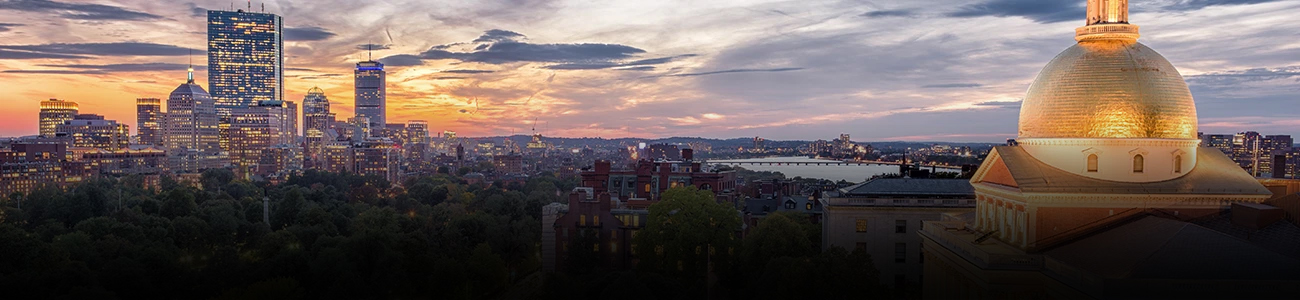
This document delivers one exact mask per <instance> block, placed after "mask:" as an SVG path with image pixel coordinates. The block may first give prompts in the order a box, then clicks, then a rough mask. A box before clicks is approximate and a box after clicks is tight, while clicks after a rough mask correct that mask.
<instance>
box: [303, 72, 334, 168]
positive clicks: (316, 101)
mask: <svg viewBox="0 0 1300 300" xmlns="http://www.w3.org/2000/svg"><path fill="white" fill-rule="evenodd" d="M333 123H334V114H331V113H330V100H329V98H327V97H325V90H322V89H320V88H318V87H313V88H311V89H310V90H307V95H306V96H303V98H302V126H303V127H302V135H303V144H304V149H303V159H304V160H305V161H306V162H304V164H306V165H307V166H308V167H317V166H318V165H319V162H320V161H321V151H323V148H322V147H324V146H325V141H326V139H327V138H326V136H325V135H326V132H328V131H329V129H330V124H333Z"/></svg>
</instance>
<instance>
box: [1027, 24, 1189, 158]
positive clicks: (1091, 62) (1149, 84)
mask: <svg viewBox="0 0 1300 300" xmlns="http://www.w3.org/2000/svg"><path fill="white" fill-rule="evenodd" d="M1196 130H1197V128H1196V104H1195V103H1194V102H1193V100H1192V93H1191V91H1190V90H1188V89H1187V83H1186V82H1185V81H1183V76H1182V75H1179V73H1178V70H1177V69H1174V66H1173V64H1170V63H1169V61H1168V60H1165V58H1164V57H1163V56H1161V55H1160V54H1159V53H1156V51H1155V50H1151V48H1148V47H1147V46H1146V45H1143V44H1142V43H1138V42H1137V41H1136V40H1131V39H1102V40H1084V41H1080V42H1079V43H1078V44H1076V45H1074V46H1072V47H1070V48H1069V49H1066V50H1065V51H1064V52H1061V54H1060V55H1057V56H1056V58H1054V59H1052V62H1050V63H1048V64H1047V66H1046V67H1044V68H1043V70H1042V71H1041V72H1039V73H1038V77H1037V78H1036V79H1034V83H1033V84H1032V85H1030V86H1029V92H1028V94H1027V95H1026V96H1025V100H1024V102H1023V104H1022V105H1021V107H1020V134H1019V135H1020V138H1168V139H1196V138H1197V136H1196Z"/></svg>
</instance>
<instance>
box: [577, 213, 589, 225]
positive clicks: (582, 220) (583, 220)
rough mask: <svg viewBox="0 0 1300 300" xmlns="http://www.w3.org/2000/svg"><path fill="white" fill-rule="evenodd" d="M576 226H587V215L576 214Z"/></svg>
mask: <svg viewBox="0 0 1300 300" xmlns="http://www.w3.org/2000/svg"><path fill="white" fill-rule="evenodd" d="M578 226H587V215H579V216H578Z"/></svg>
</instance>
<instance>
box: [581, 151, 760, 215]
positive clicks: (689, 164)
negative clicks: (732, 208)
mask: <svg viewBox="0 0 1300 300" xmlns="http://www.w3.org/2000/svg"><path fill="white" fill-rule="evenodd" d="M692 156H693V155H692V152H691V149H684V150H682V158H683V159H684V160H681V161H666V160H659V161H649V160H640V161H637V162H636V165H635V166H634V168H633V169H630V170H612V169H611V168H612V167H611V163H610V162H609V161H605V160H599V161H596V164H595V166H594V167H593V168H592V169H591V170H585V171H583V172H582V173H581V174H580V176H581V177H582V187H589V188H592V189H593V190H594V192H595V194H597V195H599V194H601V193H609V194H610V196H611V197H613V198H617V199H620V200H624V201H635V200H646V201H651V202H653V201H658V200H659V195H660V194H662V193H663V192H664V191H667V190H668V189H670V188H673V187H678V186H694V187H695V188H698V189H701V190H706V191H712V192H713V195H714V196H715V197H717V199H718V201H725V202H728V203H734V202H735V198H736V195H735V194H736V173H735V172H734V171H709V170H705V169H706V166H705V165H704V164H702V163H700V162H698V161H694V160H693V159H692Z"/></svg>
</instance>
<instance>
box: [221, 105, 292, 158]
mask: <svg viewBox="0 0 1300 300" xmlns="http://www.w3.org/2000/svg"><path fill="white" fill-rule="evenodd" d="M281 105H283V104H282V103H280V102H278V101H264V102H262V103H259V105H252V106H248V107H241V108H237V109H234V110H232V111H231V114H230V128H231V130H230V131H231V135H230V160H231V162H233V163H234V164H235V166H237V167H239V171H240V172H239V173H240V174H241V175H249V174H257V175H267V174H266V173H264V172H263V170H258V164H259V162H260V161H261V159H262V152H263V151H266V150H267V149H270V148H271V147H272V146H275V145H278V144H283V143H284V135H287V134H288V133H287V132H284V124H285V122H284V116H285V114H284V111H283V107H282V106H281Z"/></svg>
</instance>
